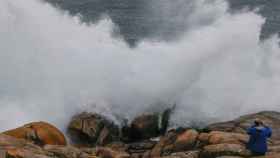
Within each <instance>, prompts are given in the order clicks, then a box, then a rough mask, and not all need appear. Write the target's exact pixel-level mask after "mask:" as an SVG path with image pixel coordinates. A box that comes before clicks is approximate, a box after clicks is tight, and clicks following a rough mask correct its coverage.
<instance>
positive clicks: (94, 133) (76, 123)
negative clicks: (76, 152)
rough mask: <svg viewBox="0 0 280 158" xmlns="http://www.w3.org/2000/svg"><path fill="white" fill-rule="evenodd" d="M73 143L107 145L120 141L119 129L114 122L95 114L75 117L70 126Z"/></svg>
mask: <svg viewBox="0 0 280 158" xmlns="http://www.w3.org/2000/svg"><path fill="white" fill-rule="evenodd" d="M68 133H69V136H70V138H71V139H72V141H74V142H75V143H78V144H80V143H82V144H88V145H96V144H97V145H105V144H108V143H110V142H112V141H117V140H118V139H119V128H118V126H116V125H115V124H114V123H113V122H112V121H110V120H107V119H106V118H105V117H103V116H101V115H98V114H95V113H86V112H84V113H81V114H78V115H76V116H74V117H73V118H72V120H71V122H70V124H69V126H68Z"/></svg>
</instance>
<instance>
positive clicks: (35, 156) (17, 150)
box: [0, 134, 51, 158]
mask: <svg viewBox="0 0 280 158" xmlns="http://www.w3.org/2000/svg"><path fill="white" fill-rule="evenodd" d="M0 149H1V150H2V151H4V152H5V154H6V156H7V157H9V158H47V157H49V156H50V155H51V153H48V152H46V151H44V150H42V149H41V148H40V147H39V146H37V145H34V144H33V143H30V142H28V141H26V140H24V139H17V138H14V137H11V136H8V135H4V134H0Z"/></svg>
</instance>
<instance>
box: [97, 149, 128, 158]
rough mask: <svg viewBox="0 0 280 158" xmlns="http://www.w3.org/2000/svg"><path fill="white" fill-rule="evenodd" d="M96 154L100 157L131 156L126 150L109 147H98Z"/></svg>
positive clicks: (125, 157)
mask: <svg viewBox="0 0 280 158" xmlns="http://www.w3.org/2000/svg"><path fill="white" fill-rule="evenodd" d="M96 155H97V156H98V157H100V158H129V157H130V155H129V154H128V153H126V152H119V151H114V150H112V149H109V148H103V147H98V148H97V151H96Z"/></svg>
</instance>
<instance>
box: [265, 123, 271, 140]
mask: <svg viewBox="0 0 280 158" xmlns="http://www.w3.org/2000/svg"><path fill="white" fill-rule="evenodd" d="M265 128H266V135H267V137H268V138H270V137H271V135H272V130H271V128H269V127H267V126H266V127H265Z"/></svg>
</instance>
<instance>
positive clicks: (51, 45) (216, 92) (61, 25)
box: [0, 0, 280, 130]
mask: <svg viewBox="0 0 280 158" xmlns="http://www.w3.org/2000/svg"><path fill="white" fill-rule="evenodd" d="M62 2H64V3H62ZM65 2H67V3H65ZM81 2H85V3H81ZM86 2H88V3H86ZM117 2H118V3H117ZM55 3H57V4H55ZM60 3H61V5H60ZM75 3H77V4H76V5H77V7H70V9H60V8H64V7H67V5H69V6H71V5H75ZM91 3H92V5H90V4H91ZM99 3H101V4H102V5H101V4H100V5H98V4H99ZM54 4H55V5H54ZM62 4H63V6H62ZM66 4H67V5H66ZM64 5H66V6H64ZM232 5H233V4H232ZM106 6H110V7H109V9H108V8H107V7H106ZM86 8H89V9H86ZM94 8H96V9H94ZM110 8H111V9H110ZM143 9H144V10H143ZM231 9H232V8H231V7H230V5H229V4H228V3H227V2H226V1H224V0H212V1H210V0H187V1H186V0H172V1H170V0H157V1H155V0H151V1H143V0H142V1H140V0H139V1H137V0H135V1H132V0H130V1H126V0H123V1H120V0H114V3H113V1H107V0H102V1H93V0H92V1H90V0H88V1H70V0H69V1H66V0H64V1H62V0H61V1H57V2H53V3H51V4H50V3H49V2H46V1H42V0H28V1H26V0H0V107H1V110H0V124H1V126H0V128H1V130H6V129H9V128H15V127H17V126H19V125H22V124H24V123H27V122H31V121H39V120H40V121H48V122H50V123H53V124H55V125H57V126H58V127H59V128H60V129H62V130H64V129H65V128H66V127H67V123H68V122H69V120H70V118H71V117H72V116H73V115H74V114H77V113H79V112H82V111H90V112H98V113H100V114H102V115H105V116H107V117H108V118H110V119H112V120H114V121H115V122H116V123H119V121H120V119H123V118H125V119H128V120H132V119H133V118H134V117H136V116H137V115H140V114H142V113H144V112H160V111H162V110H164V109H165V108H168V107H172V106H173V105H174V104H176V108H175V110H174V112H173V114H172V116H171V124H170V127H173V126H187V125H189V124H190V123H193V122H206V123H208V122H214V121H223V120H228V119H232V118H235V117H237V116H240V115H243V114H247V113H252V112H257V111H259V110H280V108H279V103H280V64H279V63H280V61H279V60H280V58H279V55H280V54H279V52H280V48H279V38H278V37H277V35H276V32H271V33H270V34H271V36H267V38H263V40H260V37H261V36H262V35H263V33H262V32H264V31H262V30H264V27H263V26H264V24H266V19H265V17H264V16H262V15H261V14H259V13H258V11H256V10H250V9H247V10H246V9H241V10H239V9H238V10H236V9H235V10H234V11H232V10H231ZM71 10H74V11H71ZM99 10H101V11H99ZM84 12H89V13H88V14H84ZM90 12H91V13H90ZM78 13H79V14H78ZM91 14H93V15H95V16H90V15H91ZM123 18H124V19H123ZM139 21H140V22H139Z"/></svg>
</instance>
